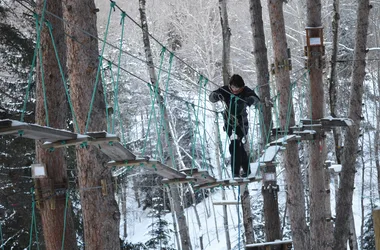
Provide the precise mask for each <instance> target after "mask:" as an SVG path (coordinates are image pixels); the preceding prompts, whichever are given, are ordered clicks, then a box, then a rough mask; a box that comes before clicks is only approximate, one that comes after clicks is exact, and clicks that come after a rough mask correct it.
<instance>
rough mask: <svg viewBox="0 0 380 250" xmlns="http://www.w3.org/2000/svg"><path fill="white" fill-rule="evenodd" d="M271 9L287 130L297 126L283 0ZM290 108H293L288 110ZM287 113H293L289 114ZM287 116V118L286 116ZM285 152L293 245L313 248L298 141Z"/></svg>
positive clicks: (270, 4)
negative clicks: (309, 231)
mask: <svg viewBox="0 0 380 250" xmlns="http://www.w3.org/2000/svg"><path fill="white" fill-rule="evenodd" d="M268 11H269V18H270V24H271V31H272V41H273V50H274V56H275V58H274V65H275V77H276V86H277V91H278V92H279V93H281V95H280V99H279V107H280V110H279V118H280V122H281V127H282V128H283V129H287V128H288V127H289V126H294V124H295V121H294V110H293V105H291V103H288V102H289V101H291V102H292V99H291V98H289V97H290V96H291V84H290V76H289V68H287V67H286V64H287V62H288V53H287V43H286V35H285V23H284V14H283V1H282V0H268ZM288 107H290V109H289V110H288ZM288 112H290V115H289V116H287V114H288ZM287 117H288V119H289V120H288V119H287ZM286 148H287V150H286V151H285V154H284V165H285V169H286V172H285V178H286V182H287V188H288V199H287V203H288V208H289V217H290V223H291V227H292V236H293V245H294V248H295V249H310V247H309V235H308V230H307V226H306V219H305V203H304V201H305V197H304V188H303V183H302V176H301V171H300V164H299V153H298V147H297V142H288V144H287V147H286Z"/></svg>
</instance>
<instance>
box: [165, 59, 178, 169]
mask: <svg viewBox="0 0 380 250" xmlns="http://www.w3.org/2000/svg"><path fill="white" fill-rule="evenodd" d="M173 57H174V54H173V53H170V57H169V72H168V77H167V79H166V84H165V95H164V103H162V104H161V123H162V124H164V131H165V139H166V141H167V145H168V147H169V155H170V159H171V161H172V166H173V167H174V168H176V167H175V166H176V163H175V160H174V153H173V148H172V147H171V145H170V141H169V130H170V128H167V127H166V123H165V114H164V111H165V110H164V107H165V106H164V105H166V103H167V96H168V89H169V80H170V73H171V69H172V64H173ZM168 123H169V121H168Z"/></svg>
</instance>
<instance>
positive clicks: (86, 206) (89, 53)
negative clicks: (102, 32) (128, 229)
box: [63, 0, 120, 249]
mask: <svg viewBox="0 0 380 250" xmlns="http://www.w3.org/2000/svg"><path fill="white" fill-rule="evenodd" d="M63 6H64V19H65V20H67V21H68V23H67V24H66V27H65V28H66V33H67V34H68V39H67V55H68V58H67V60H68V76H69V79H70V90H71V97H72V103H73V107H74V111H75V114H76V117H77V121H78V126H79V130H80V131H76V132H78V133H79V132H82V133H83V132H85V128H86V125H87V126H88V131H89V132H95V131H104V130H107V126H106V119H105V117H106V115H105V108H106V107H105V102H104V97H103V88H102V85H101V83H100V81H99V82H98V83H97V90H96V92H95V101H94V104H93V109H92V113H91V120H89V124H86V123H87V113H88V111H89V109H90V102H91V96H92V92H93V88H94V84H95V79H96V75H97V74H99V72H98V71H97V70H98V63H99V62H98V41H97V40H96V39H94V38H92V37H89V36H87V35H86V34H84V33H83V32H81V30H79V29H78V28H76V26H79V27H81V29H83V30H85V31H86V32H88V33H90V34H93V35H94V36H97V28H96V8H95V4H94V1H93V0H83V1H70V0H64V1H63ZM71 24H73V25H71ZM76 153H77V168H78V182H79V187H80V199H81V204H82V211H83V226H84V240H85V244H86V249H120V240H119V221H120V213H119V209H118V206H117V203H116V201H115V199H114V195H113V193H114V192H113V185H112V179H111V171H110V170H109V169H108V168H107V166H106V163H107V161H108V160H109V159H108V157H107V156H106V155H104V154H103V153H102V152H100V150H99V149H98V147H96V146H88V147H84V148H81V147H79V146H78V147H77V148H76ZM101 180H105V182H106V185H107V190H108V193H107V195H105V196H103V195H102V192H101V189H99V188H97V189H89V188H93V187H99V186H100V185H101Z"/></svg>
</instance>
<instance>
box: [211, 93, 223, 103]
mask: <svg viewBox="0 0 380 250" xmlns="http://www.w3.org/2000/svg"><path fill="white" fill-rule="evenodd" d="M209 99H210V102H217V101H223V100H224V98H223V95H222V94H220V93H217V92H211V94H210V96H209Z"/></svg>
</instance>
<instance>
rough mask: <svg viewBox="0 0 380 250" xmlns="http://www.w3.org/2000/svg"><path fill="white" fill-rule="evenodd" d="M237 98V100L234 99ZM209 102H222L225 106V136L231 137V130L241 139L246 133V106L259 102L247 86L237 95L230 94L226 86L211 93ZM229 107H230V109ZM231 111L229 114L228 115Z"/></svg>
mask: <svg viewBox="0 0 380 250" xmlns="http://www.w3.org/2000/svg"><path fill="white" fill-rule="evenodd" d="M236 97H237V98H236ZM209 99H210V102H213V103H214V102H217V101H223V102H224V103H225V105H226V108H225V112H224V114H223V118H224V122H225V124H224V128H225V130H226V131H227V134H228V135H229V136H231V134H232V130H234V128H235V123H236V131H235V133H236V134H237V135H238V136H239V137H240V138H241V137H243V136H245V135H246V134H247V133H248V114H247V106H251V105H256V104H258V103H259V102H260V98H259V97H258V96H257V95H256V93H255V91H254V90H252V89H250V88H249V87H247V86H244V87H243V90H242V91H241V92H240V93H239V94H236V95H234V94H232V93H231V91H230V89H229V87H228V86H223V87H220V88H219V89H217V90H215V91H213V92H211V94H210V96H209ZM230 105H231V107H230ZM229 111H231V114H229Z"/></svg>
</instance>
